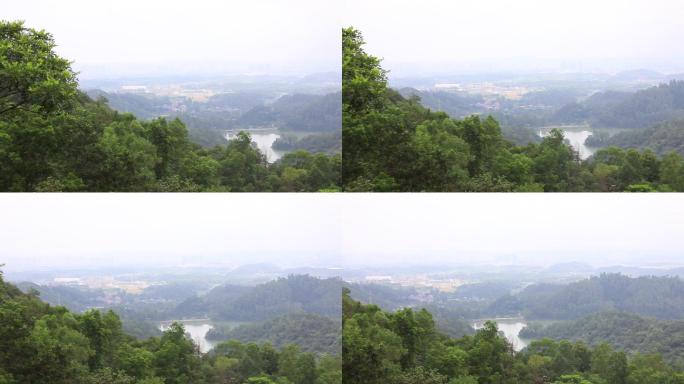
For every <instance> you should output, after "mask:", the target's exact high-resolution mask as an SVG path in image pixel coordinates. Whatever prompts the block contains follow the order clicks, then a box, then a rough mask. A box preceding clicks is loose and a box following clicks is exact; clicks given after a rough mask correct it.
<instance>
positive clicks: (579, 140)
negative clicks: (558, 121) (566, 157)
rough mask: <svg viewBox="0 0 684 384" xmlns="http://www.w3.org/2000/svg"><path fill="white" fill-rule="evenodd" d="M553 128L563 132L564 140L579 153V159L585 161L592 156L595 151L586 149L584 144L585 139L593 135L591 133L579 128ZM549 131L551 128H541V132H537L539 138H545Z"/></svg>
mask: <svg viewBox="0 0 684 384" xmlns="http://www.w3.org/2000/svg"><path fill="white" fill-rule="evenodd" d="M554 128H558V129H560V130H562V131H563V135H564V136H565V139H566V140H568V141H569V142H570V145H571V146H572V147H573V148H574V149H575V150H576V151H577V152H578V153H579V157H580V159H582V160H586V159H587V158H589V156H591V155H593V154H594V152H595V149H594V148H590V147H587V146H586V144H585V142H586V141H587V138H588V137H589V136H591V135H592V134H593V133H592V132H591V131H589V130H587V129H583V128H579V127H571V128H563V127H554ZM550 130H551V128H542V129H541V130H539V136H541V137H544V136H546V135H547V134H548V133H549V131H550Z"/></svg>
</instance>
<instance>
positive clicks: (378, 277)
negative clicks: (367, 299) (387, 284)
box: [366, 275, 392, 281]
mask: <svg viewBox="0 0 684 384" xmlns="http://www.w3.org/2000/svg"><path fill="white" fill-rule="evenodd" d="M366 281H392V276H387V275H371V276H366Z"/></svg>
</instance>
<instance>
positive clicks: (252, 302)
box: [174, 275, 342, 321]
mask: <svg viewBox="0 0 684 384" xmlns="http://www.w3.org/2000/svg"><path fill="white" fill-rule="evenodd" d="M340 292H342V282H341V280H339V279H336V278H330V279H317V278H315V277H311V276H308V275H292V276H288V277H287V278H279V279H277V280H273V281H270V282H268V283H265V284H260V285H257V286H256V287H244V286H232V285H228V286H221V287H216V288H214V289H212V290H211V291H209V292H208V293H207V294H206V295H203V296H199V297H193V298H190V299H187V300H185V301H184V302H182V303H181V304H179V305H178V307H177V308H176V309H175V311H174V312H175V313H176V314H177V315H179V316H186V317H192V316H203V315H207V314H208V315H209V316H211V317H212V318H213V319H215V320H227V321H228V320H229V321H263V320H268V319H271V318H274V317H277V316H282V315H286V314H291V313H298V312H307V313H314V314H319V315H324V316H339V313H340V310H341V309H340V308H341V303H340Z"/></svg>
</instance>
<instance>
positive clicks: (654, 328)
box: [520, 312, 684, 369]
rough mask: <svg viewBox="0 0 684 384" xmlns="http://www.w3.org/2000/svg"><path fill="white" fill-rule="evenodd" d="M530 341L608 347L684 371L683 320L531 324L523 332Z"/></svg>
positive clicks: (625, 316)
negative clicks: (654, 357) (652, 355)
mask: <svg viewBox="0 0 684 384" xmlns="http://www.w3.org/2000/svg"><path fill="white" fill-rule="evenodd" d="M520 336H521V337H524V338H529V339H541V338H546V337H548V338H552V339H554V340H563V339H568V340H582V341H584V342H586V343H587V344H589V345H598V344H601V343H604V342H605V343H609V344H610V345H613V346H615V347H616V348H619V349H620V350H624V351H626V352H629V353H636V352H639V353H658V354H660V355H662V356H663V358H664V359H665V360H666V361H668V362H669V363H670V364H672V365H673V366H675V367H678V368H679V369H684V349H683V348H682V345H684V320H658V319H653V318H647V317H641V316H638V315H634V314H630V313H625V312H603V313H597V314H594V315H590V316H587V317H585V318H582V319H578V320H572V321H562V322H556V323H552V324H549V325H547V326H544V325H543V324H541V323H534V322H533V323H531V324H530V325H528V326H527V327H526V328H524V329H523V330H522V331H521V332H520Z"/></svg>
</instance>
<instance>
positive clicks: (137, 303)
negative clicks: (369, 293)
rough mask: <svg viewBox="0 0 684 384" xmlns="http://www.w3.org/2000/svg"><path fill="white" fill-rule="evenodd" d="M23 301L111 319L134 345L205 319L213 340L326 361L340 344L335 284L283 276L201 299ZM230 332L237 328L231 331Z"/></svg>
mask: <svg viewBox="0 0 684 384" xmlns="http://www.w3.org/2000/svg"><path fill="white" fill-rule="evenodd" d="M17 286H18V287H19V288H20V289H21V290H22V291H23V292H25V293H31V292H34V293H35V294H40V297H41V299H42V300H44V301H45V302H48V303H50V304H52V305H60V306H65V307H66V308H68V309H70V310H71V311H72V312H85V311H87V310H88V309H90V308H105V309H110V310H112V311H114V312H115V313H116V314H117V315H118V316H119V317H120V319H121V321H122V326H123V329H124V331H125V332H126V333H127V334H129V335H131V336H135V337H136V338H139V339H146V338H149V337H152V336H158V335H160V333H161V332H160V331H159V328H158V325H159V322H160V321H167V320H169V319H192V318H194V319H197V318H207V317H208V318H210V319H211V321H212V323H213V325H214V328H213V329H212V330H210V331H209V334H208V335H207V337H208V338H210V339H213V340H229V339H234V340H241V341H253V342H258V341H269V342H270V343H271V344H273V345H274V346H275V347H284V346H286V345H288V344H297V345H298V346H299V347H300V348H301V349H302V350H303V351H306V352H316V353H330V354H333V353H335V351H337V350H338V349H339V343H340V341H339V340H340V337H341V332H340V324H339V319H340V312H341V303H340V299H339V293H340V290H341V289H342V285H341V281H340V280H339V279H319V278H315V277H311V276H308V275H290V276H288V277H287V278H280V279H276V280H272V281H270V282H267V283H263V284H258V285H256V286H247V285H233V284H224V285H219V286H217V287H214V288H212V289H210V290H208V292H207V291H206V286H205V285H204V284H202V283H200V282H175V283H170V284H163V285H151V286H150V287H148V288H146V289H144V290H142V291H141V292H140V293H135V294H134V293H126V292H123V291H121V290H117V289H108V290H106V291H105V290H103V289H99V288H88V287H83V286H60V285H52V286H49V285H37V284H33V283H19V284H17ZM236 325H239V326H238V327H236Z"/></svg>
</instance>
